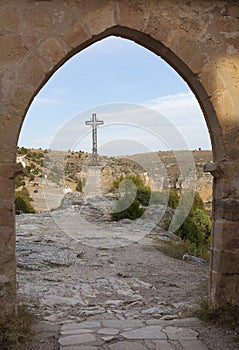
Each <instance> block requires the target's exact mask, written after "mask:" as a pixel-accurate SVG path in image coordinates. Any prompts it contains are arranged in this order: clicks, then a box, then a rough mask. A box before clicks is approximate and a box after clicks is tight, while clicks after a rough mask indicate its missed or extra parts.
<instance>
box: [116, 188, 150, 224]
mask: <svg viewBox="0 0 239 350" xmlns="http://www.w3.org/2000/svg"><path fill="white" fill-rule="evenodd" d="M143 213H144V209H143V208H141V207H140V204H139V202H138V201H137V200H136V199H134V200H133V201H132V196H131V195H128V194H126V195H124V196H123V197H122V198H120V199H118V200H117V202H116V206H115V212H114V213H111V219H112V220H113V221H119V220H121V219H130V220H135V219H137V218H139V217H140V216H142V215H143Z"/></svg>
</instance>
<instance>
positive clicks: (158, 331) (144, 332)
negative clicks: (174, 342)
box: [121, 326, 167, 339]
mask: <svg viewBox="0 0 239 350" xmlns="http://www.w3.org/2000/svg"><path fill="white" fill-rule="evenodd" d="M121 335H122V336H123V337H124V338H126V339H167V335H166V334H165V333H164V332H163V331H162V327H160V326H146V327H142V328H138V329H134V330H132V331H128V332H123V333H122V334H121Z"/></svg>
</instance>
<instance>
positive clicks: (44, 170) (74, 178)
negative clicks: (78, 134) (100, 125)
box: [17, 147, 212, 212]
mask: <svg viewBox="0 0 239 350" xmlns="http://www.w3.org/2000/svg"><path fill="white" fill-rule="evenodd" d="M188 153H189V151H184V152H179V151H176V152H173V151H167V152H157V153H145V154H137V155H133V156H128V157H120V156H118V157H107V156H100V157H99V159H98V168H99V169H101V170H100V171H101V174H102V176H101V192H102V193H103V194H107V193H109V192H110V191H111V190H112V187H113V182H114V181H115V180H116V179H118V178H119V177H120V176H123V177H125V176H128V175H139V176H140V177H141V178H142V179H143V181H144V183H145V185H147V186H149V187H150V188H151V189H152V190H153V191H161V190H163V189H165V188H167V187H172V188H177V189H180V188H187V186H188V182H190V176H191V175H190V174H189V175H188V177H187V174H186V175H185V174H184V176H182V175H181V173H182V170H183V171H184V169H181V170H180V169H179V166H178V159H180V157H181V158H182V157H186V158H187V154H188ZM190 154H191V155H192V156H193V159H194V163H195V170H196V190H197V191H198V192H199V193H200V196H201V197H202V199H203V201H204V203H205V205H206V207H207V209H208V210H210V207H211V197H212V176H211V175H210V174H209V173H204V172H203V165H204V164H205V163H208V162H210V161H212V152H211V151H192V152H190ZM186 158H185V159H186ZM17 160H18V162H21V163H22V164H23V166H24V172H25V175H24V176H22V177H18V179H17V183H18V185H17V187H18V188H17V190H19V189H21V181H24V183H25V186H26V188H27V189H28V191H29V193H30V196H31V197H32V199H33V206H34V207H35V209H36V210H37V211H41V212H42V211H47V210H48V209H49V210H50V209H52V208H55V207H57V206H59V204H60V202H61V199H62V196H63V195H64V193H67V192H70V191H75V190H76V186H77V183H78V181H79V179H81V182H82V184H83V185H84V184H85V183H86V182H87V172H88V174H89V169H90V168H91V169H92V167H91V156H90V155H89V154H88V153H85V152H82V151H79V152H73V151H68V152H63V151H53V150H42V149H38V150H37V149H26V148H24V147H22V148H19V149H18V154H17ZM183 164H184V163H183ZM95 169H96V168H95ZM88 176H89V175H88ZM19 181H20V183H19ZM22 184H23V182H22ZM19 185H20V186H19ZM45 196H47V204H48V205H47V206H46V203H45Z"/></svg>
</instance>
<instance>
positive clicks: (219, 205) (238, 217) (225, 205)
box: [214, 198, 239, 221]
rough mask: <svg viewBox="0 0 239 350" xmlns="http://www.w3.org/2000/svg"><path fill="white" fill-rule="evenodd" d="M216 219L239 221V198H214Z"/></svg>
mask: <svg viewBox="0 0 239 350" xmlns="http://www.w3.org/2000/svg"><path fill="white" fill-rule="evenodd" d="M214 207H215V219H224V220H226V221H239V199H233V198H224V199H214Z"/></svg>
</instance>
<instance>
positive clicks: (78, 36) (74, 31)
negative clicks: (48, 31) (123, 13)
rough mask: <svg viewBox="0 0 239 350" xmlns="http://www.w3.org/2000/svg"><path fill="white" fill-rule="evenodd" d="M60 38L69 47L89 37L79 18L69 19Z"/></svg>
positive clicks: (79, 43)
mask: <svg viewBox="0 0 239 350" xmlns="http://www.w3.org/2000/svg"><path fill="white" fill-rule="evenodd" d="M60 38H61V40H62V41H64V43H65V44H66V45H67V46H68V47H69V48H70V49H73V48H76V47H78V46H80V45H81V44H83V43H84V42H86V41H87V40H89V39H90V35H89V34H88V33H87V32H86V31H85V29H84V27H83V26H82V24H81V23H80V21H79V19H75V20H73V21H71V23H70V25H69V27H68V28H67V30H66V31H65V32H64V33H63V34H61V36H60Z"/></svg>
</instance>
